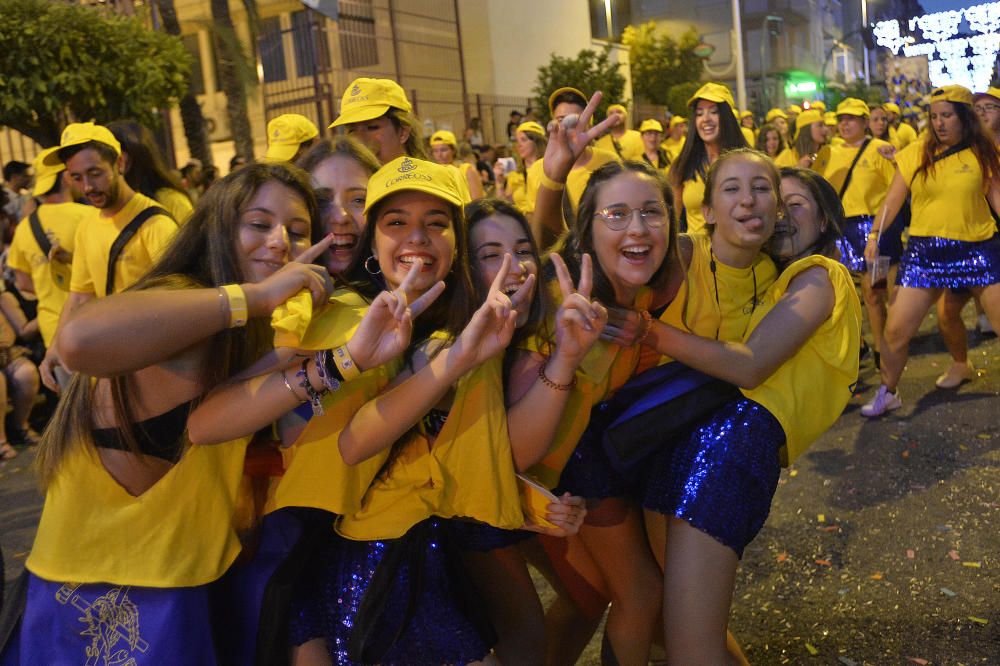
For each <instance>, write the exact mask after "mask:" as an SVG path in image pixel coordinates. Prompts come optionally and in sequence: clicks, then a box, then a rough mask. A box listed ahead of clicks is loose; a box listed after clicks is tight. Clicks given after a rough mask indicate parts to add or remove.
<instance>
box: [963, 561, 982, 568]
mask: <svg viewBox="0 0 1000 666" xmlns="http://www.w3.org/2000/svg"><path fill="white" fill-rule="evenodd" d="M962 566H963V567H969V568H970V569H982V568H983V563H982V562H962Z"/></svg>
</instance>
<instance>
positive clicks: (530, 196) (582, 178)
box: [526, 148, 620, 212]
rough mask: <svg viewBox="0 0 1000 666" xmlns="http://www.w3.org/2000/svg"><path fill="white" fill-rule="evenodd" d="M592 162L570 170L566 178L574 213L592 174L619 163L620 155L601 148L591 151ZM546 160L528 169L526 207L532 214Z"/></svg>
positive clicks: (541, 159) (537, 162) (539, 160)
mask: <svg viewBox="0 0 1000 666" xmlns="http://www.w3.org/2000/svg"><path fill="white" fill-rule="evenodd" d="M590 151H591V154H590V160H589V161H588V162H587V163H586V164H584V165H583V166H574V167H573V168H572V169H570V172H569V176H567V177H566V194H567V195H569V202H570V205H571V206H572V207H573V211H574V212H575V211H576V207H577V206H578V205H579V204H580V197H582V196H583V191H584V190H585V189H586V188H587V182H588V181H589V180H590V174H592V173H593V172H595V171H597V170H598V169H600V168H601V167H602V166H604V165H605V164H607V163H608V162H619V161H620V160H619V159H618V155H616V154H615V153H612V152H608V151H607V150H601V149H600V148H591V149H590ZM543 162H544V158H540V159H538V160H535V163H534V164H532V165H531V168H530V169H528V184H527V201H526V205H528V206H530V207H531V209H530V210H529V211H527V212H532V211H534V210H535V198H536V197H537V196H538V188H539V187H541V184H542V178H541V176H542V163H543Z"/></svg>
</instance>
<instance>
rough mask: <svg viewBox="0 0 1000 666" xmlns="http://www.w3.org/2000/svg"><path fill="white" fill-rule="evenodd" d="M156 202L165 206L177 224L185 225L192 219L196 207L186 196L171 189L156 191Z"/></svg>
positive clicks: (164, 188) (165, 188) (163, 188)
mask: <svg viewBox="0 0 1000 666" xmlns="http://www.w3.org/2000/svg"><path fill="white" fill-rule="evenodd" d="M155 198H156V202H157V203H158V204H160V205H161V206H163V208H164V209H166V211H167V212H168V213H170V216H171V217H173V218H174V220H176V221H177V224H184V223H185V222H187V220H188V218H189V217H191V212H192V211H193V210H194V206H192V205H191V200H190V199H188V198H187V196H186V195H184V194H181V193H180V192H178V191H177V190H175V189H173V188H171V187H161V188H160V189H158V190H157V191H156V197H155Z"/></svg>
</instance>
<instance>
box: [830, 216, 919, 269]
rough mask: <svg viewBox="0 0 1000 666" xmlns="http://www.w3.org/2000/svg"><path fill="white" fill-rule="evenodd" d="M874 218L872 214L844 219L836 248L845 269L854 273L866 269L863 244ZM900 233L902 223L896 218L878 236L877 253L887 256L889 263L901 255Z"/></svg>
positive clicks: (895, 261)
mask: <svg viewBox="0 0 1000 666" xmlns="http://www.w3.org/2000/svg"><path fill="white" fill-rule="evenodd" d="M874 220H875V217H874V216H873V215H857V216H855V217H849V218H847V219H846V220H844V228H843V229H842V231H843V234H844V235H843V236H841V237H840V238H838V239H837V249H838V250H840V263H842V264H844V265H845V266H847V270H849V271H852V272H854V273H863V272H865V271H866V270H868V262H866V261H865V245H866V244H867V243H868V234H870V233H871V230H872V224H873V221H874ZM902 235H903V225H902V223H901V222H900V220H899V219H898V218H897V220H896V221H895V222H893V223H892V224H890V225H889V228H888V229H886V230H885V231H884V232H883V234H882V237H881V238H879V241H878V251H879V254H881V255H883V256H888V257H889V263H891V264H895V263H898V262H899V260H900V257H902V256H903V239H902Z"/></svg>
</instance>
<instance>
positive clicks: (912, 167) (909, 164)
mask: <svg viewBox="0 0 1000 666" xmlns="http://www.w3.org/2000/svg"><path fill="white" fill-rule="evenodd" d="M920 145H921V144H920V143H919V142H918V143H912V144H910V145H909V146H907V147H906V148H904V149H903V150H900V151H899V152H898V153H896V167H897V168H898V169H899V173H901V174H902V176H903V180H904V181H906V186H907V187H909V186H910V184H911V183H912V182H913V176H914V174H915V173H916V172H917V167H919V166H920Z"/></svg>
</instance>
